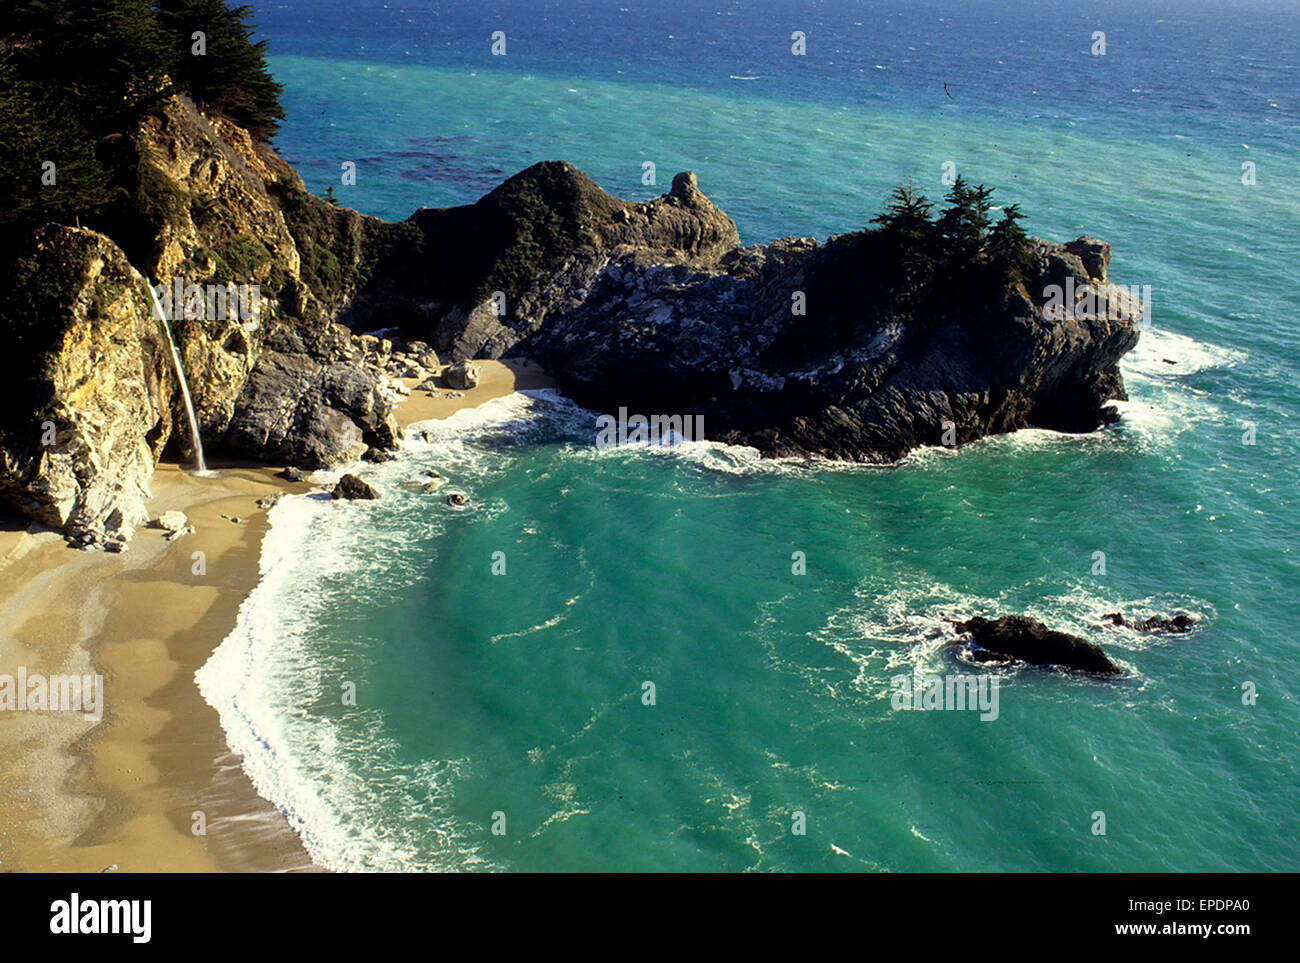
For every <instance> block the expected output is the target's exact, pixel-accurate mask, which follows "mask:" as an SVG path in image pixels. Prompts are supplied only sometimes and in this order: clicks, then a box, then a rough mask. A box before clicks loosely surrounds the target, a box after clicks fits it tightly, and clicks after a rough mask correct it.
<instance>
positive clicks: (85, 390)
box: [0, 97, 1137, 545]
mask: <svg viewBox="0 0 1300 963" xmlns="http://www.w3.org/2000/svg"><path fill="white" fill-rule="evenodd" d="M100 149H101V151H102V152H103V154H104V156H105V157H107V158H109V159H110V160H111V161H112V169H113V170H114V171H116V172H117V173H116V174H115V177H116V178H117V183H116V184H115V187H116V189H117V191H118V193H119V195H120V198H121V200H120V202H119V203H118V204H117V205H116V206H115V207H114V209H113V210H112V212H111V216H107V217H101V218H100V220H99V221H98V222H96V223H92V224H89V225H88V226H87V227H84V228H83V227H79V226H78V227H69V226H66V225H64V226H61V225H48V226H46V227H45V228H43V229H42V230H40V231H39V232H37V233H36V234H35V235H34V236H33V237H31V238H30V239H29V240H28V241H27V242H25V243H23V244H19V245H18V246H17V248H16V250H17V253H16V254H15V255H12V256H10V257H9V260H8V263H6V264H5V265H3V267H4V268H5V276H6V277H8V278H10V279H11V288H12V289H13V290H12V292H11V296H10V297H9V298H7V299H4V300H3V301H0V326H3V329H4V330H6V331H7V332H8V333H9V334H10V336H11V338H12V342H11V347H12V349H13V350H12V351H11V352H10V353H9V355H8V356H7V357H6V358H4V359H3V360H2V361H0V365H3V366H4V367H5V369H6V370H5V374H6V376H7V381H8V383H9V384H11V385H12V386H14V390H15V391H16V394H17V403H16V404H14V405H11V406H9V407H8V410H7V412H6V413H5V414H4V416H3V417H2V418H0V496H2V497H3V498H4V499H5V500H6V501H7V502H8V504H9V505H11V506H13V507H15V508H17V509H19V510H21V511H23V512H24V513H26V514H28V515H30V516H32V517H34V518H37V519H40V520H42V521H44V522H46V523H48V524H50V525H53V526H56V527H59V528H62V529H64V530H65V531H67V532H68V533H69V535H70V536H72V537H74V538H75V539H76V540H78V541H81V542H96V541H103V542H105V543H107V544H110V545H111V544H117V543H120V542H121V541H122V540H124V539H126V538H129V536H130V531H131V527H132V526H133V525H134V524H138V522H139V521H140V519H141V518H142V514H143V508H142V505H143V498H144V497H145V495H146V493H147V487H148V480H149V476H150V473H151V472H152V470H153V466H154V464H155V463H156V461H157V459H158V458H159V457H160V456H162V455H163V453H164V452H165V451H167V450H168V449H170V450H172V451H174V452H175V453H176V454H177V455H179V456H182V457H187V456H188V454H189V447H190V445H191V439H190V438H189V437H188V427H187V426H186V422H185V418H184V414H183V408H182V407H181V399H180V395H179V392H178V381H177V379H176V377H175V375H174V373H173V371H172V366H171V363H170V355H169V351H168V349H167V346H166V341H165V333H163V331H162V329H161V327H160V322H159V321H158V320H157V318H156V315H155V313H154V312H153V311H152V310H151V295H150V292H149V289H148V287H147V285H148V284H149V283H150V282H154V283H162V284H166V285H168V289H169V290H170V289H171V288H172V285H174V284H175V283H176V282H177V281H179V282H180V283H181V285H182V286H185V285H189V284H197V285H200V286H201V287H208V286H224V285H228V284H231V285H256V291H257V295H258V296H257V297H256V299H255V307H256V312H255V315H254V317H253V320H252V321H251V322H250V320H249V319H248V317H246V316H239V315H238V313H237V312H234V311H233V310H232V311H231V312H230V313H228V315H227V316H226V317H225V318H219V317H213V316H212V313H211V311H210V310H209V311H208V312H206V313H205V312H204V311H202V310H200V311H199V312H198V313H197V315H195V314H194V313H193V312H190V313H187V312H186V311H185V310H182V309H181V305H180V304H179V303H178V304H177V305H176V306H174V308H173V312H172V314H173V316H172V321H171V330H172V332H173V334H174V337H175V339H176V341H177V343H178V345H179V350H180V353H181V355H182V358H183V366H184V369H185V371H186V373H187V378H188V381H189V384H190V387H191V390H192V393H193V396H194V403H195V407H196V410H197V414H198V420H199V425H200V433H201V435H202V439H203V443H204V445H205V447H206V448H207V449H208V450H209V451H210V452H218V453H225V454H227V455H233V456H240V457H250V458H255V459H260V460H263V461H268V462H275V463H287V464H293V465H297V466H300V467H304V468H317V467H325V466H331V465H337V464H340V463H344V462H347V461H350V460H353V459H355V458H356V457H358V456H359V455H360V454H361V453H362V452H364V451H365V450H366V449H367V448H371V447H375V448H385V447H391V446H392V445H393V444H394V442H395V437H396V428H395V421H394V419H393V416H392V405H393V403H394V402H395V401H396V400H397V399H398V398H399V397H400V393H401V390H402V389H400V387H398V386H396V385H395V384H394V382H393V381H392V377H391V376H393V375H411V374H415V375H421V374H423V373H424V372H425V371H426V369H428V368H430V367H431V366H433V365H434V364H436V363H437V359H436V357H435V353H436V354H437V355H441V356H442V360H443V361H458V360H464V359H469V358H495V357H503V356H506V355H525V356H529V357H533V358H535V359H537V360H540V361H542V362H543V363H544V364H545V365H546V366H547V367H548V368H550V369H551V371H552V372H553V374H554V375H555V376H556V377H557V378H558V379H559V381H560V383H561V385H562V386H563V387H564V388H565V389H566V390H568V391H570V392H571V393H572V394H573V395H574V396H575V397H576V398H577V399H578V400H580V401H583V402H585V403H587V404H590V405H592V406H594V407H597V408H601V409H604V410H615V409H617V408H618V407H620V406H627V407H629V408H632V409H635V410H638V411H642V412H644V413H645V414H651V413H656V414H657V413H664V414H692V413H701V414H703V415H704V416H705V421H704V423H705V426H706V431H707V433H708V436H709V437H711V438H717V439H722V440H726V441H733V442H744V443H747V444H751V445H754V446H756V447H758V448H759V449H761V450H762V451H764V452H766V453H769V454H794V453H804V454H818V455H825V456H828V457H833V458H849V459H859V460H862V459H865V460H871V461H883V460H891V459H895V458H897V457H899V456H900V455H902V454H904V453H905V452H906V451H908V450H910V449H911V448H913V447H915V446H916V445H921V444H939V443H946V442H949V441H951V442H954V443H961V442H964V441H968V440H970V439H973V438H977V437H980V436H982V435H985V434H989V433H992V432H999V431H1009V430H1012V429H1014V428H1018V427H1021V426H1023V425H1026V424H1038V425H1042V426H1045V427H1051V428H1060V429H1062V430H1068V431H1083V430H1090V429H1092V428H1095V427H1097V426H1098V425H1101V424H1104V423H1105V422H1106V421H1107V419H1108V418H1109V417H1110V415H1109V414H1108V412H1107V409H1106V407H1105V402H1106V401H1107V400H1108V399H1110V398H1117V397H1122V396H1123V386H1122V383H1121V380H1120V376H1119V371H1118V367H1117V364H1118V360H1119V358H1120V356H1121V355H1122V354H1123V353H1124V352H1125V351H1127V350H1128V349H1129V348H1131V347H1132V346H1133V344H1134V343H1135V342H1136V337H1137V335H1136V328H1135V325H1134V323H1133V318H1134V315H1135V310H1136V306H1135V305H1134V304H1133V303H1132V302H1131V299H1129V298H1127V296H1126V295H1124V293H1123V291H1122V289H1119V288H1115V287H1114V286H1112V285H1110V284H1109V283H1108V281H1107V278H1106V271H1107V263H1108V259H1109V248H1108V247H1106V245H1105V244H1103V243H1102V242H1098V241H1095V240H1092V239H1081V240H1080V241H1078V242H1074V243H1072V244H1071V245H1065V246H1062V245H1053V244H1048V243H1046V242H1039V243H1038V245H1037V247H1036V248H1035V252H1036V258H1035V265H1034V268H1033V271H1032V272H1031V273H1032V275H1033V276H1032V277H1030V278H1027V279H1026V283H1024V284H1023V285H1019V286H1017V287H1015V288H1014V289H1008V288H1006V286H1002V287H999V288H997V289H996V290H984V289H979V290H973V291H971V292H963V295H962V297H961V298H960V299H957V300H956V301H955V302H954V304H955V305H956V307H953V308H945V309H928V310H927V311H925V312H913V313H909V312H900V311H899V310H898V306H897V304H896V303H894V302H892V301H890V300H889V299H888V298H886V297H884V295H883V294H882V293H881V292H883V291H884V290H885V288H886V287H887V285H886V284H885V282H886V281H887V278H885V277H883V276H882V269H879V268H878V267H875V266H873V261H872V259H873V256H874V255H873V253H872V251H871V250H870V249H868V248H867V247H864V243H865V242H864V241H863V235H845V236H842V237H838V238H832V239H831V240H830V241H829V242H828V243H826V244H825V245H819V244H818V243H816V242H815V241H812V240H810V239H791V238H787V239H782V240H779V241H776V242H773V243H772V244H769V245H760V246H755V247H748V248H742V247H741V246H740V244H739V238H738V236H737V232H736V227H735V224H734V223H732V221H731V219H730V218H729V217H727V216H726V214H724V213H723V212H722V211H720V210H718V208H717V207H715V206H714V205H713V204H712V203H711V202H710V201H709V200H708V198H707V197H705V195H704V194H703V193H701V191H700V190H699V187H698V185H697V183H696V180H695V176H694V175H693V174H690V173H683V174H679V175H677V177H676V178H674V180H673V184H672V187H671V189H670V191H669V192H668V193H667V194H665V195H664V196H662V197H660V198H657V199H655V200H652V201H648V202H644V203H632V202H627V201H623V200H620V199H618V198H615V197H612V196H611V195H609V194H607V193H606V192H605V191H603V190H601V189H600V188H599V187H598V186H597V185H596V184H595V183H593V182H592V181H591V180H590V179H589V178H588V177H586V175H584V174H583V173H582V172H580V171H578V170H577V169H575V168H574V167H572V166H570V165H568V164H565V163H562V162H545V163H541V164H537V165H535V166H533V167H530V168H528V169H527V170H525V171H522V172H521V173H519V174H517V175H515V176H514V177H512V178H510V179H509V180H507V181H506V182H505V183H503V184H502V185H501V186H500V187H498V188H497V189H496V190H494V191H492V192H491V193H490V194H488V195H487V196H485V197H484V198H482V199H481V200H480V201H478V202H477V203H475V204H471V205H465V206H462V207H454V208H438V209H433V208H422V209H420V210H418V211H416V212H415V214H413V215H412V216H411V217H410V218H409V219H408V220H407V221H405V222H401V223H389V222H385V221H381V220H379V219H376V218H372V217H367V216H364V215H361V214H358V213H357V212H355V211H351V210H347V209H345V208H341V207H338V206H335V205H333V204H331V203H329V202H327V201H325V200H322V199H321V198H318V197H315V196H313V195H312V194H310V193H308V192H307V191H306V190H305V188H304V186H303V184H302V181H301V179H300V178H299V177H298V176H297V174H296V173H295V172H294V171H293V170H292V169H291V168H290V167H289V166H288V165H287V164H285V163H284V161H283V160H281V159H280V158H279V157H278V156H277V155H276V154H275V153H274V151H272V150H271V149H270V148H268V147H267V146H265V145H263V144H259V143H257V142H255V141H254V140H253V139H252V138H250V137H249V135H248V134H247V133H246V132H245V131H243V130H241V129H240V128H239V127H237V126H235V125H233V124H231V123H230V122H229V121H228V120H225V119H223V118H221V117H218V116H205V115H204V114H203V113H201V112H200V111H198V110H197V109H196V108H195V107H194V105H193V104H191V103H190V102H189V101H188V100H186V99H184V98H183V97H174V98H172V99H170V100H168V101H167V102H166V103H164V104H163V105H162V107H161V108H159V109H158V110H156V111H154V112H153V114H151V115H150V116H149V117H148V118H147V119H146V120H145V121H144V122H143V123H142V124H141V125H140V127H139V129H138V130H137V131H136V132H135V134H134V136H132V137H124V136H115V137H113V138H110V139H108V140H107V141H106V142H105V143H104V144H101V145H100ZM1066 279H1070V280H1071V281H1072V282H1073V283H1077V285H1080V286H1086V287H1088V288H1089V289H1090V290H1095V291H1098V292H1100V293H1101V297H1102V300H1103V302H1104V303H1106V304H1108V305H1110V306H1111V307H1113V308H1114V310H1109V311H1105V312H1102V313H1101V316H1100V317H1098V318H1093V319H1079V318H1075V317H1069V318H1066V319H1053V318H1051V317H1049V314H1050V312H1048V311H1046V310H1045V308H1046V307H1047V305H1046V304H1045V301H1044V295H1043V290H1044V285H1046V284H1047V283H1063V282H1064V281H1065V280H1066ZM796 303H799V304H800V305H801V306H802V307H801V309H795V308H794V307H792V306H793V305H795V304H796ZM380 328H383V329H386V330H396V331H399V332H400V337H398V336H397V335H392V336H391V337H392V338H393V339H394V340H391V341H390V340H381V339H380V338H376V337H370V336H363V335H362V332H367V331H371V330H375V329H380ZM402 339H419V340H418V341H410V342H409V343H408V344H405V345H404V344H402ZM394 342H396V343H394ZM426 342H427V343H426Z"/></svg>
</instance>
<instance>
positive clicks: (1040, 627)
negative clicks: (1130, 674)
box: [955, 615, 1123, 675]
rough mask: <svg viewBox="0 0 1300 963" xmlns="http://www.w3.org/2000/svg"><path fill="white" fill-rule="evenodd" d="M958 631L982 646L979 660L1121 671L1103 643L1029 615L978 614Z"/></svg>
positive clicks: (977, 655)
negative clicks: (1103, 646) (1080, 636)
mask: <svg viewBox="0 0 1300 963" xmlns="http://www.w3.org/2000/svg"><path fill="white" fill-rule="evenodd" d="M955 625H956V629H957V631H958V632H960V633H962V634H964V635H969V636H970V638H971V641H973V642H974V643H975V645H976V646H978V648H974V649H972V653H971V654H972V655H973V657H974V658H975V659H976V661H985V662H987V661H996V660H999V659H1015V660H1016V661H1019V662H1027V663H1029V664H1030V665H1044V666H1062V667H1064V668H1067V669H1077V670H1079V671H1081V672H1091V673H1093V674H1094V675H1121V674H1122V673H1123V670H1122V669H1121V668H1120V667H1119V666H1118V665H1116V664H1115V663H1114V662H1112V661H1111V659H1110V657H1109V656H1108V655H1106V653H1105V652H1104V651H1102V648H1101V646H1099V645H1096V644H1095V643H1093V642H1089V641H1088V640H1087V639H1081V638H1079V637H1078V636H1076V635H1070V634H1069V633H1066V632H1058V631H1056V630H1055V629H1049V628H1048V627H1047V626H1045V625H1044V624H1043V623H1042V622H1039V621H1038V620H1036V619H1031V618H1029V616H1027V615H1004V616H1002V617H1000V618H996V619H986V618H983V617H982V616H976V617H975V618H973V619H968V620H966V621H965V622H958V623H955Z"/></svg>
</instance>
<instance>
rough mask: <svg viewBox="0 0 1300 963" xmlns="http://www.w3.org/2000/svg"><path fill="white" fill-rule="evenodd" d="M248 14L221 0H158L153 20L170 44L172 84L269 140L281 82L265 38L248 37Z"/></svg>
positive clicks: (277, 116) (278, 114) (279, 115)
mask: <svg viewBox="0 0 1300 963" xmlns="http://www.w3.org/2000/svg"><path fill="white" fill-rule="evenodd" d="M251 14H252V9H251V8H250V7H248V6H238V7H228V6H227V5H226V3H225V0H158V20H159V23H160V24H161V26H162V29H163V30H164V31H165V32H166V33H167V35H168V36H169V38H170V40H171V43H172V44H173V45H174V50H175V55H176V68H175V80H176V83H177V86H178V87H180V89H182V90H184V91H185V92H186V93H188V94H189V95H190V97H191V98H193V100H194V101H195V103H197V104H199V105H200V106H202V107H205V108H207V109H210V110H214V111H216V112H218V113H220V114H223V115H225V116H226V117H229V118H230V119H231V120H233V121H234V122H235V123H237V124H239V125H240V126H241V127H244V128H246V129H247V130H248V131H249V133H251V134H252V135H253V136H254V137H256V138H258V139H260V140H270V139H271V138H272V137H274V136H275V133H276V131H278V130H279V128H280V122H281V121H282V120H284V108H283V107H282V106H281V105H280V94H281V93H282V92H283V91H284V88H283V87H282V86H281V85H280V84H278V83H276V82H275V80H274V79H273V78H272V77H271V73H270V71H269V70H268V69H267V66H266V41H265V40H259V41H257V42H254V41H253V39H252V35H253V30H254V27H253V26H252V24H250V23H249V22H248V18H249V17H250V15H251ZM196 34H202V37H201V38H197V37H196V36H195V35H196Z"/></svg>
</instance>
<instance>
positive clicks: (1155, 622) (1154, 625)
mask: <svg viewBox="0 0 1300 963" xmlns="http://www.w3.org/2000/svg"><path fill="white" fill-rule="evenodd" d="M1102 618H1103V619H1104V620H1106V621H1107V622H1110V623H1111V624H1112V625H1123V626H1127V627H1128V628H1130V629H1136V630H1137V631H1139V632H1163V633H1169V634H1179V633H1183V632H1190V631H1192V629H1193V628H1195V627H1196V619H1194V618H1192V617H1191V616H1190V615H1188V614H1187V613H1186V612H1176V613H1174V615H1173V617H1172V618H1165V617H1164V616H1162V615H1152V616H1150V617H1149V618H1145V619H1126V618H1124V616H1123V615H1121V614H1120V613H1119V612H1108V613H1106V614H1105V615H1103V616H1102Z"/></svg>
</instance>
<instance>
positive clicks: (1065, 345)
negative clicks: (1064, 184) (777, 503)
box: [514, 235, 1141, 463]
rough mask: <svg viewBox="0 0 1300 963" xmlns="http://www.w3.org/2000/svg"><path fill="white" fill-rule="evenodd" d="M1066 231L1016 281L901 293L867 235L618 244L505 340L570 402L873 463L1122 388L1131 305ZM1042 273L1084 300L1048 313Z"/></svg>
mask: <svg viewBox="0 0 1300 963" xmlns="http://www.w3.org/2000/svg"><path fill="white" fill-rule="evenodd" d="M1075 249H1077V250H1080V251H1082V252H1083V253H1084V254H1085V255H1087V256H1088V258H1089V262H1088V263H1090V264H1091V267H1088V266H1087V265H1086V264H1085V262H1084V260H1083V259H1082V257H1081V256H1080V255H1077V254H1074V253H1071V251H1070V250H1067V249H1066V246H1064V245H1060V244H1052V243H1049V242H1045V241H1032V242H1031V243H1030V253H1031V257H1032V265H1031V266H1030V268H1029V269H1028V271H1027V273H1026V278H1025V283H1024V284H1023V285H1021V286H1016V287H1008V286H999V285H993V286H991V287H988V288H985V289H981V290H980V291H978V292H976V291H974V290H967V289H966V288H961V289H960V293H957V292H949V291H947V290H946V289H945V288H944V286H943V285H942V283H936V284H934V285H932V287H931V288H930V289H928V290H927V291H926V292H925V298H926V300H925V301H924V302H923V303H917V304H909V303H907V302H900V301H898V300H897V298H896V296H895V295H894V294H893V293H892V290H893V289H892V287H891V285H892V283H893V282H892V279H891V273H890V268H889V267H888V263H889V258H890V257H891V256H892V254H891V252H890V251H888V250H882V249H881V247H880V244H879V242H878V241H872V240H871V237H870V236H863V235H841V236H839V237H836V238H832V239H831V240H829V241H828V242H827V243H826V244H825V245H822V246H817V245H816V244H815V243H813V242H806V241H805V239H782V240H780V241H776V242H773V244H771V245H768V246H766V247H765V248H753V249H751V248H744V249H737V250H736V251H735V252H733V253H731V254H728V255H727V256H726V257H724V258H723V259H722V262H721V265H720V267H721V270H719V269H704V268H701V267H698V266H695V265H691V264H683V263H655V262H654V261H653V260H650V259H648V258H647V257H646V256H645V254H644V252H636V251H633V252H632V253H629V254H622V255H619V256H615V257H611V259H609V260H608V261H607V262H606V263H605V264H604V265H602V266H601V268H600V270H599V271H598V272H596V274H595V276H594V277H593V278H592V279H591V281H590V282H589V284H588V285H587V293H586V295H585V297H583V298H582V299H581V300H580V301H579V300H576V299H575V303H574V304H573V305H572V306H567V305H566V306H560V307H557V308H556V309H554V310H552V311H551V312H550V313H548V314H547V316H546V317H545V319H544V320H543V321H542V323H541V324H540V325H539V326H538V330H537V332H536V333H535V334H534V335H533V336H531V338H529V339H528V340H526V341H525V342H523V343H522V344H521V345H520V346H519V347H518V349H516V350H515V351H514V353H515V354H517V355H521V356H526V357H529V358H531V359H532V360H534V361H537V362H539V363H541V364H542V365H543V366H544V367H545V368H546V369H547V370H548V371H550V372H552V373H553V374H554V376H555V377H556V379H557V380H558V381H559V383H560V387H561V388H562V389H563V390H564V392H565V394H567V395H569V396H570V397H572V398H573V399H574V400H575V401H577V402H579V403H580V404H583V405H585V406H586V407H589V408H593V409H595V410H596V411H601V412H614V411H618V410H619V409H620V408H622V407H626V408H627V409H628V411H630V412H641V413H644V414H647V415H649V414H650V413H652V412H663V413H666V414H667V415H669V416H673V415H679V416H682V417H683V418H684V419H686V420H689V421H690V422H692V423H695V424H700V423H701V421H700V420H697V419H696V416H699V418H700V419H701V420H702V425H703V428H704V431H705V436H706V437H707V438H709V439H711V440H716V441H722V442H726V443H729V444H739V445H748V446H751V447H754V448H757V449H758V450H759V451H760V452H761V453H762V454H764V455H766V456H808V455H814V456H821V457H826V458H833V459H843V460H849V461H863V462H876V463H884V462H893V461H897V460H898V459H900V458H902V457H903V456H904V455H906V454H907V453H908V452H909V451H911V450H912V449H914V448H918V447H921V446H925V445H949V446H956V445H962V444H965V443H967V442H969V441H973V440H975V439H977V438H981V437H984V436H986V435H990V434H999V433H1003V432H1009V431H1014V430H1016V429H1018V428H1024V427H1027V426H1030V425H1033V426H1035V427H1039V428H1050V429H1053V430H1057V431H1065V432H1084V431H1093V430H1095V429H1097V428H1100V427H1103V426H1105V425H1107V424H1110V423H1111V422H1113V421H1114V420H1115V419H1116V418H1117V417H1118V412H1117V411H1116V409H1115V408H1114V406H1112V405H1110V404H1109V402H1110V401H1111V400H1113V399H1119V400H1123V399H1125V398H1126V397H1127V395H1126V394H1125V393H1124V385H1123V379H1122V376H1121V373H1120V370H1119V361H1120V358H1121V357H1123V355H1124V353H1125V352H1127V351H1128V350H1130V349H1131V348H1133V347H1134V345H1136V344H1137V341H1138V319H1139V315H1140V312H1141V305H1140V304H1139V303H1138V302H1137V301H1136V299H1134V298H1133V297H1132V296H1131V294H1130V293H1126V292H1125V290H1124V289H1122V288H1120V287H1118V286H1116V285H1113V284H1109V283H1107V282H1103V281H1102V280H1100V279H1099V278H1096V277H1093V276H1092V274H1091V273H1090V272H1092V271H1096V272H1099V273H1100V272H1104V262H1105V259H1106V257H1107V256H1108V254H1109V248H1107V247H1105V245H1104V244H1103V242H1100V241H1093V240H1091V239H1086V238H1085V239H1081V240H1080V242H1079V243H1078V244H1076V245H1075ZM1058 288H1059V289H1061V290H1062V291H1065V292H1069V295H1070V296H1076V295H1083V294H1085V293H1086V294H1087V296H1088V297H1087V299H1086V301H1085V302H1080V303H1084V304H1086V308H1087V310H1076V311H1073V313H1072V314H1067V313H1065V312H1064V310H1063V308H1062V310H1061V312H1059V313H1061V314H1063V315H1064V316H1059V317H1058V316H1057V315H1058V308H1061V305H1062V304H1063V302H1061V303H1058V300H1059V299H1061V298H1064V297H1065V296H1066V295H1064V294H1059V293H1058ZM792 303H793V304H800V303H806V305H807V314H806V316H804V315H803V313H802V312H792V310H791V305H792ZM1071 307H1072V309H1073V308H1074V307H1075V306H1074V305H1072V306H1071Z"/></svg>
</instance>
